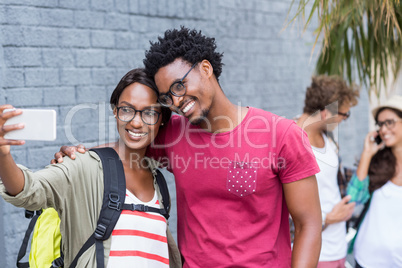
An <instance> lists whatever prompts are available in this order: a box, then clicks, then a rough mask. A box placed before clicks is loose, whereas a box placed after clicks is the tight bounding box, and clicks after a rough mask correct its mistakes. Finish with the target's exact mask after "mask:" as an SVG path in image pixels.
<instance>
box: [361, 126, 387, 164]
mask: <svg viewBox="0 0 402 268" xmlns="http://www.w3.org/2000/svg"><path fill="white" fill-rule="evenodd" d="M378 135H380V134H378V132H377V131H372V132H369V133H368V134H367V135H366V138H365V139H364V148H363V153H364V154H367V155H368V156H370V158H371V157H373V156H374V155H375V154H376V153H377V152H378V151H379V150H380V149H382V148H383V147H384V142H381V143H380V144H377V143H376V142H375V138H376V137H377V136H378Z"/></svg>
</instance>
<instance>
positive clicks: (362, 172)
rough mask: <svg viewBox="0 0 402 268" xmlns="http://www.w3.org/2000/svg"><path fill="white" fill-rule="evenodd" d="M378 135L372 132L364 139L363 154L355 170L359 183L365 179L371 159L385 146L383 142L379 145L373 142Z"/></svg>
mask: <svg viewBox="0 0 402 268" xmlns="http://www.w3.org/2000/svg"><path fill="white" fill-rule="evenodd" d="M378 135H379V134H378V133H377V131H372V132H369V133H368V134H367V136H366V138H365V139H364V148H363V152H362V154H361V156H360V161H359V166H358V167H357V170H356V175H357V177H358V178H359V180H361V181H362V180H364V179H365V178H366V177H367V174H368V170H369V166H370V162H371V158H373V156H374V155H375V154H376V153H377V152H378V150H380V149H382V148H384V146H385V145H384V142H381V143H380V144H377V143H376V142H375V137H377V136H378Z"/></svg>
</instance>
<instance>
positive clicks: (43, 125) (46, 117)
mask: <svg viewBox="0 0 402 268" xmlns="http://www.w3.org/2000/svg"><path fill="white" fill-rule="evenodd" d="M12 110H14V109H6V110H4V111H3V113H6V112H9V111H12ZM21 110H22V114H20V115H17V116H14V117H11V118H10V119H8V120H7V121H6V122H5V124H4V126H9V125H15V124H24V128H22V129H18V130H13V131H10V132H7V133H6V134H5V135H4V139H10V140H41V141H53V140H55V139H56V111H55V110H42V109H21Z"/></svg>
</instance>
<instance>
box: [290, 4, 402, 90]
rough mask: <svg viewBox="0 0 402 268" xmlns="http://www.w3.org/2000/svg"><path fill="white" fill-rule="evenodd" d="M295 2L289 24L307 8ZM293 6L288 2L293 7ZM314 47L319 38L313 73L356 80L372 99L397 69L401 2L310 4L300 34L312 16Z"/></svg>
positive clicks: (401, 41)
mask: <svg viewBox="0 0 402 268" xmlns="http://www.w3.org/2000/svg"><path fill="white" fill-rule="evenodd" d="M309 2H310V0H300V3H299V6H298V9H297V13H296V15H295V16H294V17H293V19H292V20H291V21H293V20H294V19H295V18H297V17H300V16H302V17H303V18H304V14H305V11H306V9H307V7H308V8H310V5H307V4H309ZM293 4H294V0H293V1H292V5H291V7H292V6H293ZM315 13H317V16H318V27H317V29H316V30H315V34H316V42H315V43H317V42H318V41H319V40H320V38H321V37H322V50H321V52H320V55H319V58H318V61H317V66H316V71H317V73H318V74H329V75H331V74H337V75H340V76H343V77H344V78H345V79H347V80H349V82H352V81H355V80H358V81H359V82H360V83H362V84H364V85H365V86H366V88H367V89H368V90H373V91H374V93H375V94H376V95H377V97H378V96H379V95H380V93H381V91H382V90H384V88H385V87H383V86H382V85H384V86H387V85H388V84H389V79H390V78H392V79H394V80H395V79H396V77H397V75H398V73H399V71H400V70H401V64H402V31H401V28H402V5H401V3H400V0H332V1H329V0H314V1H313V3H312V6H311V11H310V13H309V17H308V19H307V21H306V23H305V28H306V27H307V26H308V25H309V23H310V22H311V19H312V18H313V16H314V14H315Z"/></svg>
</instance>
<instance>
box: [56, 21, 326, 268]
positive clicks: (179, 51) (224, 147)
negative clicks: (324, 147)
mask: <svg viewBox="0 0 402 268" xmlns="http://www.w3.org/2000/svg"><path fill="white" fill-rule="evenodd" d="M222 56H223V55H222V54H221V53H218V52H217V51H216V44H215V39H214V38H209V37H206V36H204V35H202V34H201V32H198V31H196V30H189V29H187V28H184V27H181V29H173V30H167V31H166V32H165V34H164V36H162V37H159V38H158V41H157V42H154V43H151V47H150V49H149V50H148V51H147V52H146V56H145V57H146V58H145V60H144V64H145V69H146V71H147V73H148V74H149V75H150V76H153V77H154V79H155V82H156V84H157V86H158V90H159V93H160V95H159V102H160V103H161V104H162V105H164V106H167V107H170V109H171V110H172V111H175V112H177V113H179V114H183V115H184V116H180V115H174V116H172V119H171V120H170V121H169V124H168V125H167V126H166V128H165V129H164V131H161V132H160V136H158V139H157V140H155V146H154V148H153V149H152V150H151V151H150V152H149V153H150V155H152V156H153V157H156V158H158V157H161V158H162V159H164V160H166V159H167V160H168V162H169V163H168V167H169V169H170V170H171V171H173V173H174V175H175V179H176V192H177V212H178V226H177V236H178V244H179V248H180V250H181V253H182V258H183V262H184V263H183V264H184V267H186V268H188V267H234V266H236V267H290V266H292V267H313V266H315V265H317V261H318V255H319V251H320V244H321V231H320V228H321V211H320V205H319V199H318V190H317V182H316V179H315V176H314V174H316V173H317V172H318V171H319V169H318V166H317V163H316V161H315V158H314V155H313V153H312V151H311V147H310V144H309V142H308V139H307V136H306V135H305V133H304V131H302V130H301V129H300V128H299V127H298V126H297V125H296V124H295V123H294V122H293V121H291V120H287V119H284V118H281V117H279V116H277V115H274V114H272V113H270V112H266V111H263V110H260V109H256V108H253V107H248V106H244V107H241V106H237V105H234V104H233V103H231V102H230V100H229V99H228V98H227V97H226V95H225V94H224V92H223V90H222V88H221V86H220V84H219V80H218V79H219V76H220V74H221V72H222V65H223V63H222ZM64 149H66V148H64ZM64 151H65V152H66V153H68V150H64ZM69 151H70V155H71V151H73V150H69ZM61 155H62V153H57V154H56V155H55V157H56V159H59V157H60V156H61ZM178 161H180V163H182V161H185V163H186V167H184V166H183V165H181V164H180V163H178ZM289 212H290V213H291V215H292V217H293V219H294V221H295V225H296V238H295V243H294V247H293V253H292V252H291V247H290V236H289V223H288V217H289Z"/></svg>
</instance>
